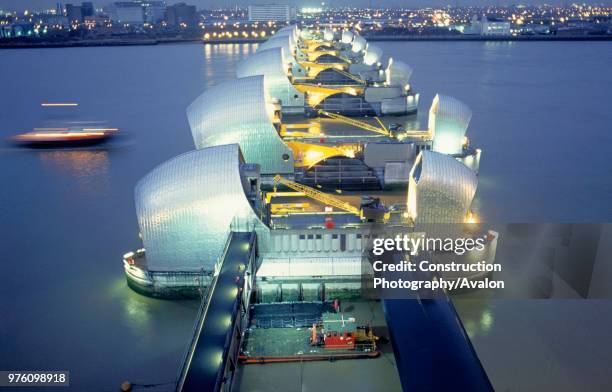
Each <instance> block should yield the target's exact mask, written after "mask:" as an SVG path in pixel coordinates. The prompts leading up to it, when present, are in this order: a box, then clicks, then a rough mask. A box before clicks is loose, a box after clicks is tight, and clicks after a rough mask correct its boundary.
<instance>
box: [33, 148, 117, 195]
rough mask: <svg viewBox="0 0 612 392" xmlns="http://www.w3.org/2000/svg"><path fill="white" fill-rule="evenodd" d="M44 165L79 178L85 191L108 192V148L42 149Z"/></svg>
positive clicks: (80, 186) (79, 183) (79, 184)
mask: <svg viewBox="0 0 612 392" xmlns="http://www.w3.org/2000/svg"><path fill="white" fill-rule="evenodd" d="M39 156H40V160H41V161H42V163H43V165H44V166H46V167H48V168H50V169H52V170H53V171H60V172H61V173H62V174H65V175H68V176H69V177H71V178H74V179H75V180H77V184H78V186H79V189H80V190H81V191H82V192H83V193H94V194H97V195H101V194H102V195H104V194H108V193H109V191H110V178H109V173H108V152H107V151H106V150H54V151H41V152H40V154H39Z"/></svg>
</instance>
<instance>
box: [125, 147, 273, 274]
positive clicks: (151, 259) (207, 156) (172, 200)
mask: <svg viewBox="0 0 612 392" xmlns="http://www.w3.org/2000/svg"><path fill="white" fill-rule="evenodd" d="M240 162H241V156H240V149H239V147H238V145H237V144H228V145H223V146H216V147H211V148H205V149H202V150H195V151H191V152H188V153H185V154H182V155H179V156H177V157H174V158H172V159H170V160H168V161H166V162H164V163H162V164H161V165H159V166H157V167H156V168H155V169H153V170H152V171H151V172H149V173H148V174H147V175H146V176H145V177H143V178H142V179H141V180H140V181H139V182H138V184H137V185H136V189H135V191H134V199H135V202H136V215H137V217H138V225H139V227H140V232H141V234H142V241H143V243H144V247H145V249H146V255H147V264H148V268H149V270H152V271H198V270H204V271H209V272H211V271H213V270H214V266H215V263H216V261H217V258H218V257H219V256H220V255H221V253H222V252H223V247H224V245H225V241H226V239H227V235H228V232H229V230H230V225H232V227H235V228H241V227H245V226H248V227H250V228H251V229H252V228H253V227H254V226H255V227H257V228H258V229H259V230H264V231H265V230H268V229H267V228H266V227H265V226H264V225H263V223H262V222H261V221H260V220H259V218H258V217H257V215H256V214H255V212H254V211H253V209H252V207H251V205H250V204H249V201H248V200H247V198H246V195H245V192H244V188H243V184H242V181H241V177H240ZM245 228H246V227H245Z"/></svg>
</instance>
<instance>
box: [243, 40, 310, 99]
mask: <svg viewBox="0 0 612 392" xmlns="http://www.w3.org/2000/svg"><path fill="white" fill-rule="evenodd" d="M286 69H287V65H286V64H285V63H284V62H283V48H271V49H266V50H258V51H257V52H255V53H254V54H253V55H251V56H249V57H247V59H246V60H244V61H243V62H242V63H240V64H239V65H238V69H237V70H236V76H238V77H239V78H244V77H248V76H255V75H264V76H265V81H266V84H265V86H266V88H267V90H268V94H269V95H270V97H272V98H276V99H278V100H280V101H281V104H282V106H283V107H295V106H298V107H303V106H304V94H302V93H301V92H299V91H297V90H296V89H295V87H293V84H291V82H290V81H289V78H288V77H287V73H286Z"/></svg>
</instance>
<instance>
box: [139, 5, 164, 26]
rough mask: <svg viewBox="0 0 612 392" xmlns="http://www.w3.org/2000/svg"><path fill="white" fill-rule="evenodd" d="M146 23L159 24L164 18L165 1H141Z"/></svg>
mask: <svg viewBox="0 0 612 392" xmlns="http://www.w3.org/2000/svg"><path fill="white" fill-rule="evenodd" d="M141 4H142V8H143V11H144V20H145V22H146V23H152V24H155V23H159V22H161V21H163V20H164V18H165V17H166V2H165V1H143V2H141Z"/></svg>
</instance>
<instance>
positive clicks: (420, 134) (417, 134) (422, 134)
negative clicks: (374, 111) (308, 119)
mask: <svg viewBox="0 0 612 392" xmlns="http://www.w3.org/2000/svg"><path fill="white" fill-rule="evenodd" d="M318 113H319V114H321V115H324V116H327V117H329V118H333V119H335V120H339V121H342V122H344V123H346V124H349V125H352V126H354V127H357V128H361V129H365V130H366V131H371V132H376V133H379V134H381V135H384V136H387V137H394V138H396V139H398V140H400V141H401V140H403V139H405V138H406V137H412V138H421V139H427V138H430V137H431V133H430V131H429V130H424V131H421V130H416V131H402V132H400V133H398V134H397V135H394V134H393V133H392V132H391V131H390V130H389V129H387V127H385V125H384V124H383V122H382V121H381V120H380V118H378V117H374V119H375V120H376V122H377V123H378V124H379V125H380V127H376V126H374V125H372V124H370V123H367V122H365V121H360V120H356V119H354V118H350V117H346V116H343V115H341V114H336V113H330V112H326V111H324V110H319V111H318Z"/></svg>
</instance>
